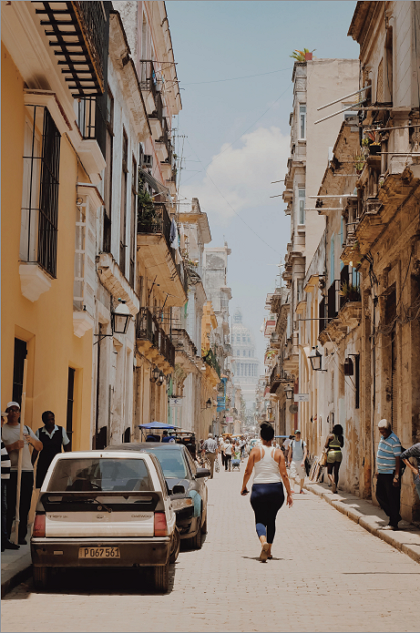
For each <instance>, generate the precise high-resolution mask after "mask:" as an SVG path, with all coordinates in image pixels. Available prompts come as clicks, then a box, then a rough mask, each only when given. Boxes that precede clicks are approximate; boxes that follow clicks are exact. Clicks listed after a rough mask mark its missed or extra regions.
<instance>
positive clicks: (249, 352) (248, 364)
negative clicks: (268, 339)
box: [230, 308, 260, 408]
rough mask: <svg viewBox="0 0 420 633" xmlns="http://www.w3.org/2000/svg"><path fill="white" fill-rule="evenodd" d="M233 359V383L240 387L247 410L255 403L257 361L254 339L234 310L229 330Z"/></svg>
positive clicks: (237, 311)
mask: <svg viewBox="0 0 420 633" xmlns="http://www.w3.org/2000/svg"><path fill="white" fill-rule="evenodd" d="M230 332H231V335H230V340H231V345H232V353H233V358H234V373H235V375H234V377H233V383H234V384H235V385H236V386H238V387H241V389H242V395H243V398H244V400H245V403H246V405H247V408H249V405H250V404H251V403H254V402H255V387H256V385H257V381H258V376H259V364H260V363H259V361H258V359H257V358H256V356H255V344H254V337H253V336H252V333H251V330H249V329H248V328H247V327H246V326H245V325H244V324H243V322H242V312H241V311H240V309H239V308H237V309H236V312H235V314H234V315H233V319H232V326H231V329H230Z"/></svg>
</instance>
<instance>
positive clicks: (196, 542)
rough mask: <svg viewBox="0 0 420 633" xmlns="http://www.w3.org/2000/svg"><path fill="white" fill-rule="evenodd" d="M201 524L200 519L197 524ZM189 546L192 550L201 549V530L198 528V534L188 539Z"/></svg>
mask: <svg viewBox="0 0 420 633" xmlns="http://www.w3.org/2000/svg"><path fill="white" fill-rule="evenodd" d="M200 522H201V517H200V520H199V524H200ZM189 545H190V547H191V548H192V549H201V548H202V546H203V534H202V532H201V528H200V527H199V528H198V532H197V534H196V535H195V536H193V537H192V538H191V539H189Z"/></svg>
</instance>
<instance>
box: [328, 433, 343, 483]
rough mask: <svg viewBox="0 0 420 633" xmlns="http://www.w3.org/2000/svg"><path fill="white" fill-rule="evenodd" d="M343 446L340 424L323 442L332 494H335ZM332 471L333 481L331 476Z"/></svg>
mask: <svg viewBox="0 0 420 633" xmlns="http://www.w3.org/2000/svg"><path fill="white" fill-rule="evenodd" d="M343 446H344V437H343V427H342V426H341V424H336V425H335V426H334V428H333V430H332V433H330V435H329V436H328V437H327V440H326V442H325V448H326V449H327V471H328V478H329V480H330V482H331V484H332V491H333V492H337V486H338V471H339V470H340V466H341V462H342V459H343V453H342V452H341V449H342V448H343ZM333 471H334V479H333V475H332V473H333Z"/></svg>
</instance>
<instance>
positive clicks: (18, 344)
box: [12, 338, 27, 404]
mask: <svg viewBox="0 0 420 633" xmlns="http://www.w3.org/2000/svg"><path fill="white" fill-rule="evenodd" d="M26 353H27V350H26V343H25V341H21V340H20V339H19V338H15V357H14V363H13V395H12V400H13V401H14V402H19V404H22V391H23V370H24V366H25V358H26Z"/></svg>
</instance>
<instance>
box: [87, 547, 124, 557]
mask: <svg viewBox="0 0 420 633" xmlns="http://www.w3.org/2000/svg"><path fill="white" fill-rule="evenodd" d="M79 558H120V548H119V547H79Z"/></svg>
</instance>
